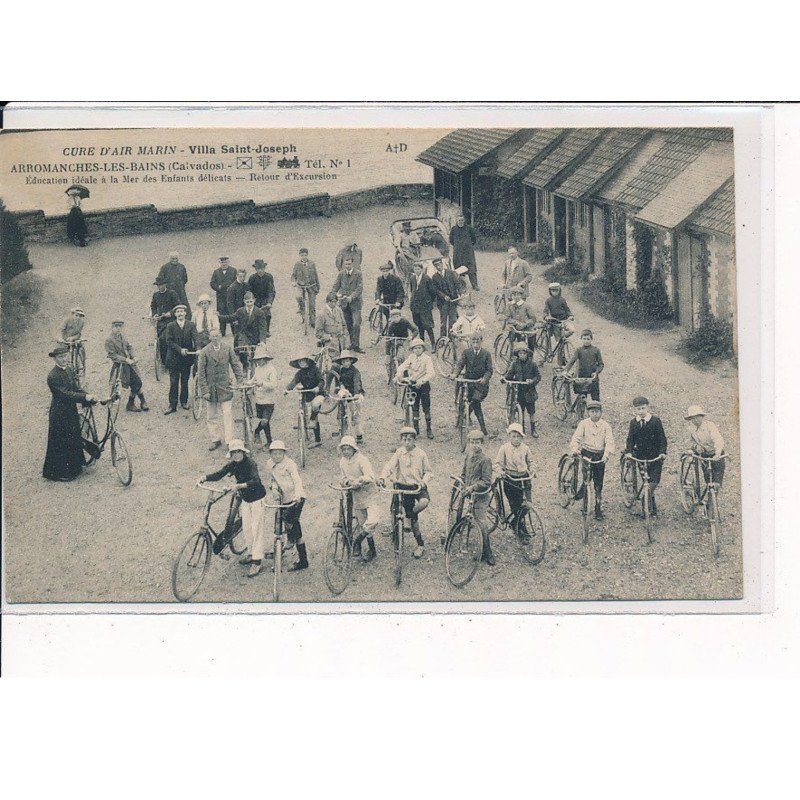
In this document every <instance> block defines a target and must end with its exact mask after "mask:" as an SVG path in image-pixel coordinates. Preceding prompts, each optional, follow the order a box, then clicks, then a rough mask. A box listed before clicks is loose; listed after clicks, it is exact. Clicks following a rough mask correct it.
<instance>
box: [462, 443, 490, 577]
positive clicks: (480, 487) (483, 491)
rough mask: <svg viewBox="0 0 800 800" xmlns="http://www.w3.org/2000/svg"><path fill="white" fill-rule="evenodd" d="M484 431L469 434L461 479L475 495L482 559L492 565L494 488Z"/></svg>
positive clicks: (469, 493) (468, 492)
mask: <svg viewBox="0 0 800 800" xmlns="http://www.w3.org/2000/svg"><path fill="white" fill-rule="evenodd" d="M483 438H484V437H483V432H482V431H479V430H478V429H477V428H473V429H472V430H471V431H470V432H469V433H468V434H467V441H468V443H469V444H468V450H467V455H466V456H465V458H464V463H463V465H462V467H461V481H462V483H463V491H464V494H465V495H471V494H474V495H475V499H474V502H473V504H472V513H473V514H474V516H475V521H476V522H477V523H478V524H479V525H480V527H481V534H482V536H483V552H482V553H481V561H484V562H485V563H486V564H488V565H489V566H490V567H493V566H494V565H495V564H496V563H497V562H496V561H495V558H494V553H492V545H491V543H490V541H489V518H488V509H489V500H490V492H489V490H490V489H491V488H492V460H491V459H490V458H489V456H487V455H486V453H484V452H483Z"/></svg>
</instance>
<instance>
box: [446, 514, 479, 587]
mask: <svg viewBox="0 0 800 800" xmlns="http://www.w3.org/2000/svg"><path fill="white" fill-rule="evenodd" d="M482 553H483V534H482V533H481V527H480V525H478V523H477V522H475V520H474V519H473V518H472V517H464V518H463V519H461V520H459V521H458V522H457V523H456V524H455V525H454V526H453V529H452V530H451V531H450V534H449V536H448V537H447V544H445V547H444V568H445V571H446V572H447V578H448V580H449V581H450V583H452V584H453V586H455V587H456V588H461V587H462V586H466V585H467V584H468V583H469V582H470V581H471V580H472V578H473V577H474V576H475V573H476V572H477V571H478V564H480V561H481V554H482Z"/></svg>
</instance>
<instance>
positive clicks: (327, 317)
mask: <svg viewBox="0 0 800 800" xmlns="http://www.w3.org/2000/svg"><path fill="white" fill-rule="evenodd" d="M315 330H316V336H317V342H318V343H319V344H321V345H324V346H325V347H327V348H328V352H329V353H330V355H331V357H334V356H338V355H339V353H341V352H342V350H344V348H345V347H346V346H347V325H346V323H345V319H344V314H342V309H341V308H340V307H339V298H338V297H337V296H336V292H328V294H327V295H326V297H325V308H324V309H323V311H322V313H321V314H320V315H319V319H318V320H317V326H316V329H315Z"/></svg>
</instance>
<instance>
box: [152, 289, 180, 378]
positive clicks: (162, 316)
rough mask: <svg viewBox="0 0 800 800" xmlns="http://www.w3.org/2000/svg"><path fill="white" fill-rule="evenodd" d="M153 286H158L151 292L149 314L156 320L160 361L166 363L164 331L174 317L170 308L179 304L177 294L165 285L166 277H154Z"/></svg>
mask: <svg viewBox="0 0 800 800" xmlns="http://www.w3.org/2000/svg"><path fill="white" fill-rule="evenodd" d="M153 285H154V286H157V287H158V288H157V289H156V290H155V292H153V298H152V300H150V316H151V317H152V318H153V319H154V320H155V321H156V334H157V335H158V350H159V353H160V354H161V363H162V364H166V363H167V343H166V342H165V341H164V331H165V330H166V329H167V325H169V323H170V322H172V320H173V319H174V317H173V315H172V310H173V309H174V308H175V306H177V305H179V304H180V300H178V295H176V294H175V292H173V291H172V289H170V288H169V286H167V280H166V278H156V280H155V283H154V284H153Z"/></svg>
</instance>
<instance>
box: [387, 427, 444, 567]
mask: <svg viewBox="0 0 800 800" xmlns="http://www.w3.org/2000/svg"><path fill="white" fill-rule="evenodd" d="M400 441H401V442H402V446H401V447H399V448H398V449H397V450H396V451H395V453H394V455H393V456H392V457H391V458H390V459H389V462H388V463H387V464H386V466H385V467H384V468H383V472H382V473H381V477H380V479H379V480H378V485H379V486H384V485H385V484H386V481H387V480H389V479H391V480H392V481H393V482H394V486H395V488H396V489H405V490H410V489H415V488H418V489H419V491H417V492H416V493H414V494H404V495H401V496H400V497H401V501H402V503H403V509H404V511H405V512H406V519H407V521H408V523H409V524H410V526H411V532H412V533H413V534H414V540H415V541H416V543H417V546H416V549H415V550H414V558H422V556H423V555H424V554H425V541H424V540H423V538H422V531H421V530H420V528H419V515H420V514H421V513H422V512H423V511H424V510H425V509H426V508H427V507H428V505H429V503H430V501H431V497H430V494H429V493H428V484H429V483H430V480H431V477H432V475H431V465H430V461H428V455H427V453H426V452H425V451H424V450H423V449H422V448H421V447H417V432H416V430H415V429H414V428H408V427H403V428H401V429H400Z"/></svg>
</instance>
